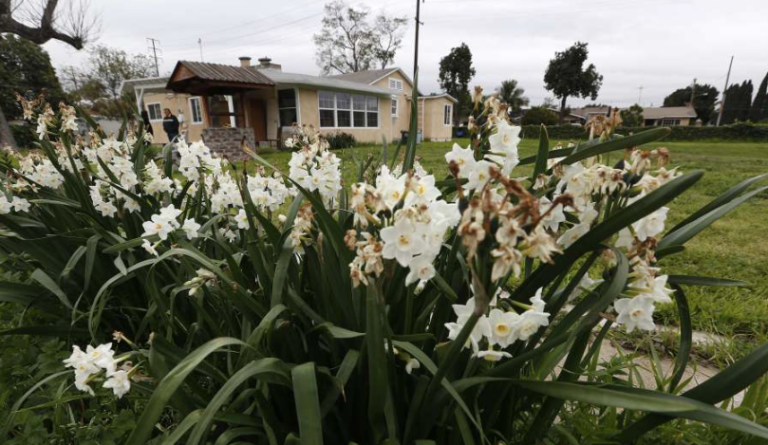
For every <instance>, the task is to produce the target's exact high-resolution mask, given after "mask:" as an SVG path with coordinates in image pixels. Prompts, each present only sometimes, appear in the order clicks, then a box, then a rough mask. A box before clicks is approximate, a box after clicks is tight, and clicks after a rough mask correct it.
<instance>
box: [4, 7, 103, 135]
mask: <svg viewBox="0 0 768 445" xmlns="http://www.w3.org/2000/svg"><path fill="white" fill-rule="evenodd" d="M59 6H60V5H59V0H26V1H25V0H0V34H2V33H11V34H15V35H17V36H19V37H21V38H23V39H26V40H29V41H30V42H33V43H36V44H38V45H42V44H43V43H45V42H48V41H50V40H59V41H61V42H64V43H66V44H68V45H70V46H72V47H74V48H76V49H82V48H83V46H84V45H85V44H86V42H88V41H89V40H90V39H91V38H95V35H96V34H97V32H98V26H99V22H100V21H99V18H98V16H96V15H93V14H90V13H89V10H90V3H89V1H88V0H70V1H67V2H66V4H65V5H63V6H62V7H59ZM3 145H10V146H11V147H13V148H17V146H16V141H15V140H14V138H13V134H12V133H11V128H10V126H9V125H8V122H7V121H6V119H5V114H3V110H2V109H1V108H0V146H3Z"/></svg>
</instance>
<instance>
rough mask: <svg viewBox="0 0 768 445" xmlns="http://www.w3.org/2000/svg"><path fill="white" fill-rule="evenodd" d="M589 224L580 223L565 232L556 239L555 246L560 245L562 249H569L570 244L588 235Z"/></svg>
mask: <svg viewBox="0 0 768 445" xmlns="http://www.w3.org/2000/svg"><path fill="white" fill-rule="evenodd" d="M589 227H590V226H589V224H587V223H580V224H576V225H575V226H573V227H571V228H570V229H568V230H566V231H565V232H564V233H563V234H562V236H560V238H558V239H557V244H560V245H561V246H563V247H564V248H566V249H567V248H569V247H571V244H573V243H575V242H576V241H578V240H579V238H581V237H582V236H584V235H586V234H587V233H589Z"/></svg>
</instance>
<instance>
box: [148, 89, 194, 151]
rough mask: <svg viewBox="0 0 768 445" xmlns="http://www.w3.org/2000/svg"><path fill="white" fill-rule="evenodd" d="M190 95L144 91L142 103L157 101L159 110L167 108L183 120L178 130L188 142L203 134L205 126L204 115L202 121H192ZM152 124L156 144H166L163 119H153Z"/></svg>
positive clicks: (166, 137)
mask: <svg viewBox="0 0 768 445" xmlns="http://www.w3.org/2000/svg"><path fill="white" fill-rule="evenodd" d="M190 97H192V96H189V95H188V94H176V93H170V92H169V93H150V92H148V93H146V94H144V104H145V106H146V107H149V105H150V104H154V103H159V104H160V111H161V112H162V110H163V109H165V108H169V109H170V110H171V112H172V113H173V114H175V115H176V117H177V118H179V121H182V118H181V116H183V122H179V132H180V133H181V134H182V135H185V136H186V139H187V141H188V142H195V141H199V140H200V137H201V136H202V134H203V128H205V121H206V119H205V116H203V122H200V123H194V124H193V123H192V113H191V111H190V108H189V99H190ZM203 115H205V109H204V107H203ZM150 123H151V124H152V130H153V131H154V135H155V142H156V143H158V144H167V143H168V135H166V134H165V131H163V121H162V119H160V120H154V121H151V122H150Z"/></svg>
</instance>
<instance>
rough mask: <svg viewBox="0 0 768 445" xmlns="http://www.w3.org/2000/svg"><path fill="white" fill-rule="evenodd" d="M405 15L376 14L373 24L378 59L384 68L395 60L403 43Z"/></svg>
mask: <svg viewBox="0 0 768 445" xmlns="http://www.w3.org/2000/svg"><path fill="white" fill-rule="evenodd" d="M407 22H408V19H406V18H405V17H388V16H387V15H386V14H384V13H380V14H379V15H378V16H376V21H375V22H374V26H373V33H374V36H375V39H374V44H375V47H376V49H375V51H376V59H378V61H379V63H381V69H384V68H386V67H387V65H389V64H390V63H392V62H394V60H395V52H396V51H397V50H398V49H400V47H401V46H402V45H403V34H405V29H404V26H405V24H406V23H407Z"/></svg>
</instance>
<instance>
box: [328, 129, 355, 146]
mask: <svg viewBox="0 0 768 445" xmlns="http://www.w3.org/2000/svg"><path fill="white" fill-rule="evenodd" d="M325 139H326V140H327V141H328V148H329V149H330V150H338V149H341V148H352V147H354V146H355V145H356V144H357V142H356V141H355V137H354V136H352V135H351V134H349V133H344V132H343V131H338V132H335V133H329V134H326V135H325Z"/></svg>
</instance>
